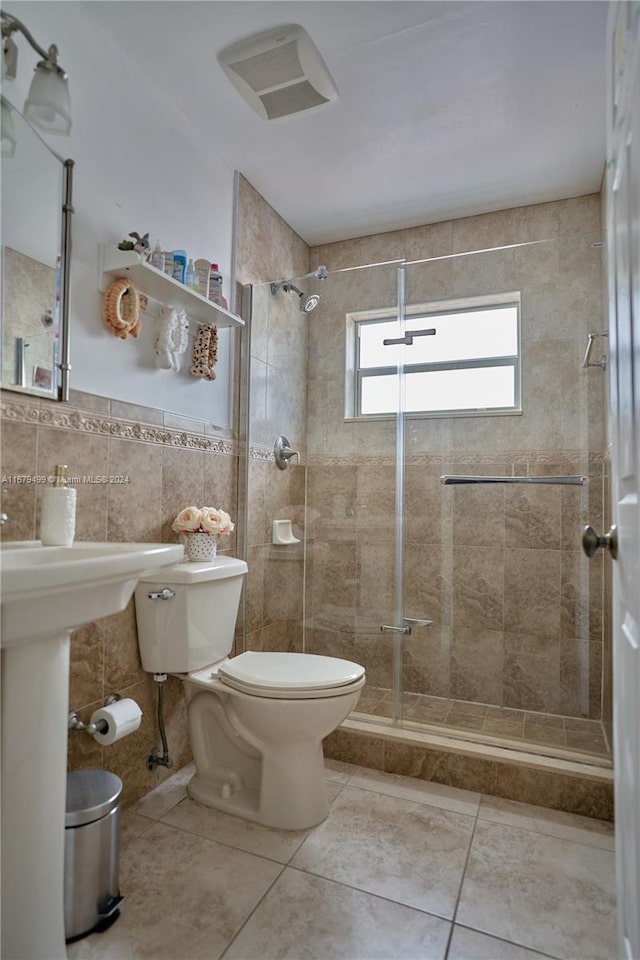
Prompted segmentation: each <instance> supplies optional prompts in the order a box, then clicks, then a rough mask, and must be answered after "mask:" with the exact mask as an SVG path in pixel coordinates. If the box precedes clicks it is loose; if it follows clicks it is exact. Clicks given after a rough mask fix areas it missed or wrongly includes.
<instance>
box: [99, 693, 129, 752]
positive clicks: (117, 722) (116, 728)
mask: <svg viewBox="0 0 640 960" xmlns="http://www.w3.org/2000/svg"><path fill="white" fill-rule="evenodd" d="M141 719H142V710H141V709H140V707H139V706H138V704H137V703H136V702H135V700H131V699H130V698H126V699H124V700H116V701H115V703H111V704H109V706H108V707H101V708H100V709H99V710H96V711H95V713H94V714H92V716H91V723H97V722H98V720H104V721H106V723H107V730H106V732H105V733H94V735H93V739H94V740H97V742H98V743H101V744H102V745H103V746H104V747H108V746H110V744H112V743H115V742H116V741H117V740H122V738H123V737H127V736H128V735H129V734H130V733H133V732H134V731H135V730H137V729H138V727H139V726H140V720H141Z"/></svg>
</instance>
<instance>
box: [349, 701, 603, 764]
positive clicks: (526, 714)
mask: <svg viewBox="0 0 640 960" xmlns="http://www.w3.org/2000/svg"><path fill="white" fill-rule="evenodd" d="M391 708H392V693H391V691H390V690H387V689H386V688H384V687H372V686H370V685H368V684H367V686H366V687H365V688H364V690H363V691H362V694H361V696H360V700H359V701H358V706H357V709H356V711H355V712H354V713H353V714H352V716H353V717H354V718H357V719H360V718H361V717H362V716H363V715H364V716H365V717H366V716H370V717H376V718H378V717H380V718H382V717H390V716H391ZM403 717H404V719H405V720H406V721H408V724H409V725H413V726H415V725H417V724H425V723H426V724H435V725H437V726H438V727H452V728H455V729H456V730H470V731H473V732H474V733H485V734H487V735H488V736H491V737H506V738H507V739H509V740H516V741H517V740H528V741H530V742H531V743H539V744H542V745H544V746H547V747H554V746H555V747H561V748H563V749H565V750H566V749H569V750H578V751H580V752H585V753H587V754H590V755H594V756H598V757H609V758H610V757H611V748H610V745H609V743H608V742H607V737H606V734H605V732H604V727H603V725H602V723H601V722H600V721H599V720H587V719H585V718H583V717H562V716H558V715H556V714H551V713H535V712H533V711H529V710H513V709H509V708H507V707H492V706H488V705H487V704H483V703H467V702H466V701H464V700H448V699H446V698H445V697H430V696H427V695H421V694H418V693H405V694H404V696H403Z"/></svg>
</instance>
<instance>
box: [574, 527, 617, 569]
mask: <svg viewBox="0 0 640 960" xmlns="http://www.w3.org/2000/svg"><path fill="white" fill-rule="evenodd" d="M601 547H603V548H606V549H607V550H608V551H609V553H610V555H611V559H612V560H617V559H618V528H617V527H616V525H615V524H614V525H613V526H612V527H611V529H610V530H609V533H605V534H603V535H602V536H599V535H598V534H597V533H596V531H595V530H594V529H593V527H592V526H591V525H589V526H588V527H584V528H583V530H582V549H583V550H584V552H585V553H586V555H587V556H588V557H589V559H591V557H594V556H595V555H596V553H597V551H598V550H599V549H600V548H601Z"/></svg>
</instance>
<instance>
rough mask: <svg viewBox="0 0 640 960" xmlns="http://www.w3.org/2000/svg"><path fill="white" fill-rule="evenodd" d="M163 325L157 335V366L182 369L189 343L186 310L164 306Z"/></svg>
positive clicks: (167, 368) (165, 368)
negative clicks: (184, 354)
mask: <svg viewBox="0 0 640 960" xmlns="http://www.w3.org/2000/svg"><path fill="white" fill-rule="evenodd" d="M162 313H163V317H162V325H161V327H160V331H159V333H158V336H157V337H156V344H155V352H156V366H157V367H160V368H161V369H162V370H175V371H176V373H177V372H178V371H179V370H180V360H181V356H182V354H183V353H185V352H186V349H187V346H188V343H189V318H188V317H187V315H186V313H185V312H184V310H176V309H172V308H171V307H164V309H163V311H162Z"/></svg>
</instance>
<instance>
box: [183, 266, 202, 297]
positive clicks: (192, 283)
mask: <svg viewBox="0 0 640 960" xmlns="http://www.w3.org/2000/svg"><path fill="white" fill-rule="evenodd" d="M184 282H185V286H187V287H189V289H190V290H193V291H194V292H195V293H198V292H199V290H200V284H199V283H198V275H197V273H196V268H195V267H194V265H193V260H191V259H189V261H188V263H187V271H186V273H185V280H184Z"/></svg>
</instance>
